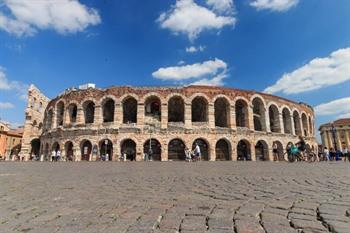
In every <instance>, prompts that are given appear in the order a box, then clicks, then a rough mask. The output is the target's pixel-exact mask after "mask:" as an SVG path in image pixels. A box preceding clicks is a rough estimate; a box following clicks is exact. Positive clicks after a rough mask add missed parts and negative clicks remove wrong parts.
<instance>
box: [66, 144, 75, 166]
mask: <svg viewBox="0 0 350 233" xmlns="http://www.w3.org/2000/svg"><path fill="white" fill-rule="evenodd" d="M64 149H65V151H66V158H67V161H74V149H73V142H71V141H69V142H66V144H65V145H64Z"/></svg>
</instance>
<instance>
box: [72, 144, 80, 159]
mask: <svg viewBox="0 0 350 233" xmlns="http://www.w3.org/2000/svg"><path fill="white" fill-rule="evenodd" d="M73 151H74V152H73V155H74V161H75V162H80V161H81V150H80V148H79V146H74V147H73Z"/></svg>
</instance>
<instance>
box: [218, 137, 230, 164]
mask: <svg viewBox="0 0 350 233" xmlns="http://www.w3.org/2000/svg"><path fill="white" fill-rule="evenodd" d="M215 154H216V160H217V161H223V160H230V158H231V153H230V145H229V143H228V142H227V140H225V139H220V140H219V141H218V142H217V143H216V146H215Z"/></svg>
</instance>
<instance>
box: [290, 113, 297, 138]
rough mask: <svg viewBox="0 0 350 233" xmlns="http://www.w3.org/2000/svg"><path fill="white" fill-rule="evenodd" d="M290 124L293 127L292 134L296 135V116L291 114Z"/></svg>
mask: <svg viewBox="0 0 350 233" xmlns="http://www.w3.org/2000/svg"><path fill="white" fill-rule="evenodd" d="M290 124H291V127H292V132H291V133H292V135H296V132H295V125H294V117H293V116H290Z"/></svg>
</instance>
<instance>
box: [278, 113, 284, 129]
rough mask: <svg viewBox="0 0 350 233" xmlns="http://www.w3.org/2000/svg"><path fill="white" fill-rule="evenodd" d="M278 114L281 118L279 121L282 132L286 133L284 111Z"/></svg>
mask: <svg viewBox="0 0 350 233" xmlns="http://www.w3.org/2000/svg"><path fill="white" fill-rule="evenodd" d="M278 115H279V118H280V121H279V123H280V129H281V133H283V134H284V133H285V132H284V124H283V115H282V113H278Z"/></svg>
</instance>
